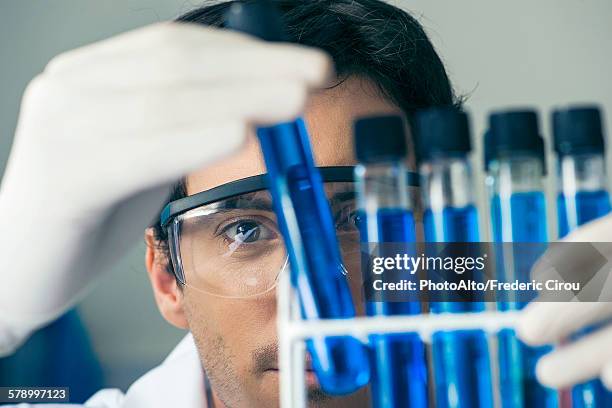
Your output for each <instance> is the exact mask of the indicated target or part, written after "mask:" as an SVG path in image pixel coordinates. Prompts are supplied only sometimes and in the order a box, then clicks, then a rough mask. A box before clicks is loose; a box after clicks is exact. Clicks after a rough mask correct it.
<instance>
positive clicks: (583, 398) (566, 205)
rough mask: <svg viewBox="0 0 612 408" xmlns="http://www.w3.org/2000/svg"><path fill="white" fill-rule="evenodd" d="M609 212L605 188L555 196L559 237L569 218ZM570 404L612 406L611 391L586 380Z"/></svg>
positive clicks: (589, 217) (582, 219) (582, 218)
mask: <svg viewBox="0 0 612 408" xmlns="http://www.w3.org/2000/svg"><path fill="white" fill-rule="evenodd" d="M568 200H572V202H568ZM570 209H574V211H575V214H573V217H572V216H570V214H568V211H570ZM609 212H610V197H609V195H608V192H607V191H605V190H598V191H579V192H577V193H576V195H575V196H574V197H573V199H572V198H569V199H566V198H565V196H564V195H563V194H559V195H558V196H557V220H558V222H559V237H560V238H562V237H564V236H565V235H567V234H568V233H569V232H570V230H571V229H572V228H570V225H569V222H568V220H569V219H574V220H576V222H577V224H578V225H582V224H586V223H587V222H589V221H593V220H594V219H597V218H599V217H603V216H604V215H606V214H608V213H609ZM587 331H588V330H587ZM581 334H586V333H581ZM572 406H573V407H575V408H596V407H597V408H598V407H610V406H612V393H610V392H609V391H608V390H607V389H606V388H605V387H604V385H603V384H602V382H601V381H600V380H599V379H596V380H592V381H587V382H585V383H583V384H579V385H576V386H575V387H573V388H572Z"/></svg>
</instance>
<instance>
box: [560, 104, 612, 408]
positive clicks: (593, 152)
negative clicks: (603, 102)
mask: <svg viewBox="0 0 612 408" xmlns="http://www.w3.org/2000/svg"><path fill="white" fill-rule="evenodd" d="M552 128H553V136H554V146H555V152H556V153H557V174H558V178H557V180H558V195H557V221H558V228H559V237H560V238H563V237H564V236H565V235H567V234H568V233H570V232H571V231H573V230H575V229H576V228H578V227H579V226H580V225H582V224H585V223H587V222H589V221H592V220H594V219H597V218H599V217H602V216H604V215H606V214H608V213H609V212H610V197H609V194H608V190H607V178H606V170H605V158H604V152H605V146H604V136H603V129H602V121H601V117H600V113H599V109H598V108H597V107H594V106H582V107H570V108H567V109H558V110H555V111H554V112H553V115H552ZM590 330H593V328H589V329H587V330H585V331H584V332H582V333H580V334H582V335H583V334H586V333H588V332H589V331H590ZM571 395H572V406H573V407H575V408H587V407H588V408H599V407H610V406H612V393H610V392H609V391H607V389H606V388H605V387H604V385H603V384H602V382H601V381H600V380H599V379H595V380H592V381H588V382H585V383H583V384H579V385H576V386H574V387H573V388H572V391H571Z"/></svg>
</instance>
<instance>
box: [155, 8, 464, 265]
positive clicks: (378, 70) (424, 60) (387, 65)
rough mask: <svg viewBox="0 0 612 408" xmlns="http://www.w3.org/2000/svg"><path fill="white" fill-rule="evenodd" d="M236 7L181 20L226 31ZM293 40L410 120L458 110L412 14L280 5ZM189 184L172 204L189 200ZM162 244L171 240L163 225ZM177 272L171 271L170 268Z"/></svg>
mask: <svg viewBox="0 0 612 408" xmlns="http://www.w3.org/2000/svg"><path fill="white" fill-rule="evenodd" d="M234 2H235V1H228V2H224V3H220V4H213V5H205V6H202V7H200V8H197V9H195V10H193V11H191V12H189V13H187V14H185V15H183V16H181V17H179V18H178V19H177V21H181V22H191V23H197V24H203V25H208V26H216V27H220V26H222V24H223V21H224V15H225V13H226V11H227V10H228V8H229V7H230V5H231V4H232V3H234ZM275 4H276V5H277V6H278V8H279V9H280V11H281V15H282V18H283V21H284V24H285V26H286V28H287V34H288V35H289V38H292V39H293V41H294V42H296V43H300V44H304V45H308V46H311V47H317V48H320V49H323V50H324V51H326V52H327V53H328V54H329V55H331V57H332V58H333V60H334V65H335V69H336V73H337V74H338V77H339V80H340V81H342V80H344V79H346V78H347V77H349V76H351V75H360V76H363V77H365V78H368V79H370V80H371V81H372V82H373V83H374V84H375V85H376V86H377V87H378V88H379V90H380V92H381V93H382V94H383V95H384V96H385V97H387V98H388V99H389V100H390V101H391V102H393V103H395V104H396V105H397V106H399V107H400V109H402V110H403V111H404V113H405V114H406V115H407V116H410V115H411V113H413V112H414V111H415V110H418V109H422V108H426V107H431V106H453V105H456V104H457V103H456V99H455V95H454V93H453V89H452V86H451V83H450V81H449V79H448V76H447V75H446V70H445V69H444V65H443V64H442V61H441V60H440V58H439V57H438V54H437V53H436V51H435V50H434V48H433V45H432V44H431V42H430V41H429V38H428V37H427V35H426V34H425V32H424V30H423V27H422V26H421V25H420V24H419V22H418V21H416V20H415V19H414V18H413V17H411V16H410V15H409V14H408V13H407V12H405V11H403V10H401V9H398V8H397V7H394V6H391V5H390V4H387V3H385V2H383V1H380V0H276V1H275ZM186 193H187V192H186V188H185V181H184V180H181V181H180V182H179V183H178V184H177V185H176V186H175V187H174V188H173V191H172V194H171V196H170V197H169V199H168V202H169V201H173V200H177V199H179V198H182V197H184V196H185V195H186ZM153 227H154V228H155V236H156V238H157V239H158V240H159V242H160V243H162V244H163V243H165V242H166V240H167V235H166V232H165V231H164V230H163V229H162V228H161V225H160V224H159V221H157V223H155V225H154V226H153ZM169 268H170V271H171V266H169Z"/></svg>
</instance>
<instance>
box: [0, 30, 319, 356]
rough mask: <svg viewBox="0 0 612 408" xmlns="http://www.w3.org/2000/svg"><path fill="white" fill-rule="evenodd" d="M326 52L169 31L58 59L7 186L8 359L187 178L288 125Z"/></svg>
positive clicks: (1, 296)
mask: <svg viewBox="0 0 612 408" xmlns="http://www.w3.org/2000/svg"><path fill="white" fill-rule="evenodd" d="M330 71H331V62H330V59H329V58H328V57H327V56H326V55H325V54H323V53H322V52H321V51H318V50H314V49H308V48H306V47H301V46H297V45H289V44H271V43H265V42H262V41H260V40H257V39H254V38H252V37H249V36H246V35H244V34H240V33H236V32H229V31H226V30H219V29H213V28H209V27H204V26H198V25H191V24H179V23H163V24H156V25H152V26H149V27H145V28H143V29H139V30H136V31H132V32H129V33H126V34H123V35H120V36H118V37H115V38H111V39H108V40H105V41H102V42H100V43H97V44H93V45H90V46H87V47H84V48H80V49H77V50H74V51H71V52H67V53H65V54H62V55H59V56H58V57H56V58H54V59H53V60H52V61H51V62H50V63H49V64H48V66H47V67H46V68H45V70H44V72H43V73H42V74H41V75H39V76H38V77H37V78H35V79H34V80H33V81H32V83H31V84H30V85H29V86H28V88H27V90H26V92H25V94H24V97H23V101H22V106H21V114H20V118H19V123H18V128H17V132H16V136H15V141H14V146H13V150H12V152H11V156H10V159H9V163H8V167H7V170H6V174H5V176H4V179H3V180H2V185H1V189H0V259H2V268H1V269H0V355H1V354H7V353H9V352H11V351H12V350H13V349H15V348H16V346H17V345H19V344H20V342H21V341H23V340H24V338H25V337H26V336H27V334H28V333H30V332H31V331H32V330H34V329H36V328H37V327H39V326H41V325H43V324H45V323H46V322H49V321H50V320H52V319H54V318H56V317H57V316H59V315H60V314H61V313H63V312H64V311H65V310H67V309H68V308H69V307H71V306H72V305H73V304H74V303H75V302H76V301H77V300H78V299H79V298H80V297H82V296H83V294H84V293H85V291H86V289H87V288H88V286H90V284H91V282H92V281H93V280H94V278H96V277H97V276H98V275H99V273H100V272H101V271H102V270H104V269H106V268H107V267H108V266H109V264H110V263H111V262H114V261H115V260H116V259H117V258H118V257H119V256H121V255H122V254H123V253H124V252H125V251H126V250H127V249H129V247H130V246H131V245H132V244H133V243H135V242H138V240H139V239H141V237H142V233H143V231H144V229H145V227H146V226H147V225H148V224H149V223H150V222H151V221H152V219H153V217H154V215H155V214H156V213H157V211H158V210H159V208H160V207H161V205H162V204H163V202H164V199H165V198H166V197H167V195H168V191H169V188H168V187H169V185H170V184H171V183H172V182H174V181H175V180H177V179H178V178H180V177H181V176H182V175H184V174H186V173H188V172H190V171H192V170H195V169H197V168H200V167H202V166H203V165H206V164H208V163H210V162H212V161H214V160H217V159H219V158H222V157H224V156H227V155H228V154H230V153H231V152H233V151H235V150H236V149H238V148H239V147H240V146H241V145H242V144H243V142H244V140H245V137H246V134H247V129H248V128H249V124H252V123H257V124H259V123H275V122H280V121H286V120H290V119H292V118H294V117H296V116H297V115H299V113H300V112H301V111H302V109H303V107H304V104H305V101H306V99H307V94H308V91H309V89H310V88H312V87H318V86H320V85H322V84H323V83H324V82H325V81H326V80H327V79H328V77H329V75H330Z"/></svg>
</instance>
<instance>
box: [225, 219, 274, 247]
mask: <svg viewBox="0 0 612 408" xmlns="http://www.w3.org/2000/svg"><path fill="white" fill-rule="evenodd" d="M222 233H223V235H224V236H225V237H226V238H227V239H228V240H230V241H232V242H239V243H246V244H250V243H254V242H257V241H261V240H270V239H274V238H275V237H276V233H275V232H274V231H272V230H271V229H270V228H268V227H266V226H265V225H264V224H262V223H261V222H258V221H257V220H250V219H248V220H240V221H235V222H233V223H232V224H230V225H228V226H227V227H225V228H224V229H223V231H222Z"/></svg>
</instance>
